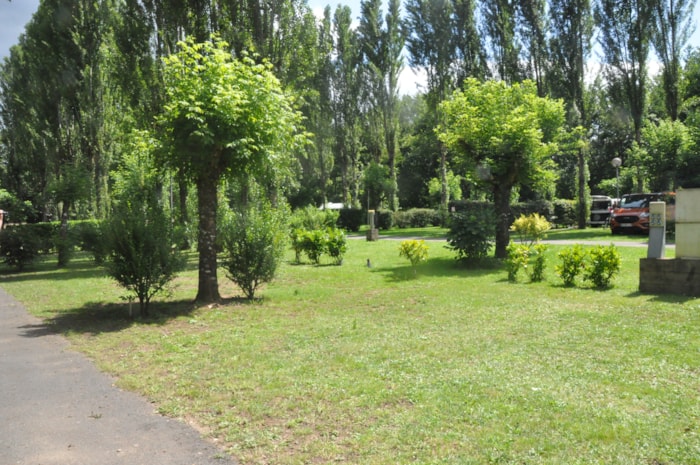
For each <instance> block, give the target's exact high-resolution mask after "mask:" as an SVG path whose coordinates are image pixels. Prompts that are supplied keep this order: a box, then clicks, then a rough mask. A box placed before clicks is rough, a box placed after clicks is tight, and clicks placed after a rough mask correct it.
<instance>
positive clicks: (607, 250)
mask: <svg viewBox="0 0 700 465" xmlns="http://www.w3.org/2000/svg"><path fill="white" fill-rule="evenodd" d="M588 257H589V265H588V267H587V268H586V273H585V275H584V279H585V280H586V281H591V282H592V283H593V285H594V286H595V287H598V288H606V287H608V286H610V282H611V281H612V279H613V277H614V276H615V275H616V274H617V273H619V272H620V266H621V258H620V252H619V251H618V250H617V248H616V247H615V246H614V245H613V244H610V245H609V246H602V245H599V246H596V247H595V248H593V249H591V250H590V251H589V253H588Z"/></svg>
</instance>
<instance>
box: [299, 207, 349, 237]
mask: <svg viewBox="0 0 700 465" xmlns="http://www.w3.org/2000/svg"><path fill="white" fill-rule="evenodd" d="M338 218H339V213H338V211H337V210H319V209H318V208H316V207H314V206H313V205H308V206H306V207H304V208H298V209H296V210H294V212H293V213H292V215H291V217H290V219H289V225H290V227H291V228H292V229H295V228H303V229H306V230H307V231H313V230H314V229H326V228H327V227H334V226H335V225H336V223H337V222H338Z"/></svg>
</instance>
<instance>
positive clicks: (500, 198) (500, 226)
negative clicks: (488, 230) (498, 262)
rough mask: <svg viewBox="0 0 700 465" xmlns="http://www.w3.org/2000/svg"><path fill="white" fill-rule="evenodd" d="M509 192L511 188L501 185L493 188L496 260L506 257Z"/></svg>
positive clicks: (508, 236)
mask: <svg viewBox="0 0 700 465" xmlns="http://www.w3.org/2000/svg"><path fill="white" fill-rule="evenodd" d="M511 190H512V187H511V186H506V185H503V184H499V185H495V186H493V203H494V205H495V206H496V254H495V256H496V258H507V257H508V250H507V249H508V243H509V242H510V193H511Z"/></svg>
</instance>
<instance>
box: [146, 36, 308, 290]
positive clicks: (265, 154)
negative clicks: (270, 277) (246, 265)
mask: <svg viewBox="0 0 700 465" xmlns="http://www.w3.org/2000/svg"><path fill="white" fill-rule="evenodd" d="M227 47H228V46H227V44H226V43H224V42H222V41H219V40H217V41H216V42H204V43H195V42H194V40H193V39H191V38H190V39H188V40H187V41H185V42H182V43H180V49H179V51H178V52H177V53H176V54H174V55H171V56H170V57H168V58H167V59H166V60H165V68H164V76H165V85H166V103H165V105H164V112H163V114H162V115H161V116H160V117H159V118H158V126H159V133H158V137H159V138H160V139H161V140H162V143H163V146H164V150H163V151H162V152H161V153H160V156H159V157H158V159H157V161H158V164H159V165H160V166H165V167H170V168H173V169H175V170H177V171H178V172H179V173H180V175H181V176H183V177H186V178H188V179H191V180H192V181H193V182H194V184H195V186H196V188H197V208H198V215H199V234H198V250H199V285H198V291H197V297H196V300H197V301H200V302H215V301H218V300H219V299H220V296H219V289H218V279H217V270H216V268H217V260H216V230H217V226H216V225H217V218H216V213H217V205H218V196H217V192H218V187H219V185H220V183H221V181H222V180H223V179H225V178H227V177H234V178H235V177H256V178H258V179H262V180H267V181H268V182H269V183H273V182H274V180H275V178H276V177H277V176H278V175H279V174H280V173H283V172H284V171H285V170H286V169H287V167H288V165H289V157H288V153H289V150H291V149H293V148H294V147H296V146H299V142H300V141H301V139H302V138H301V136H298V135H297V130H298V125H299V123H300V115H299V113H297V112H295V111H294V110H293V109H292V105H291V101H290V99H289V97H287V96H286V95H285V93H284V92H283V91H282V88H281V86H280V83H279V81H278V80H277V79H276V78H275V77H274V76H273V75H272V73H271V71H270V68H269V66H266V65H258V64H255V63H253V62H252V60H250V59H248V58H243V59H241V60H234V59H233V58H232V57H231V54H230V53H229V52H228V51H227V50H228V49H227Z"/></svg>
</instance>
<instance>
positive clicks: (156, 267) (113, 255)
mask: <svg viewBox="0 0 700 465" xmlns="http://www.w3.org/2000/svg"><path fill="white" fill-rule="evenodd" d="M114 213H115V214H114V215H112V217H111V218H110V219H109V220H108V221H106V222H105V223H104V224H103V226H102V232H101V234H102V237H103V238H104V249H102V250H103V251H104V253H105V268H106V270H107V274H108V275H109V276H110V277H112V278H113V279H114V280H115V281H116V282H117V283H118V284H119V285H120V286H121V287H123V288H124V289H126V290H127V291H128V292H129V295H127V299H128V300H132V299H133V298H134V296H135V297H136V298H137V299H138V301H139V308H140V314H141V316H147V315H148V306H149V304H150V301H151V299H152V298H153V297H154V296H155V295H156V294H158V293H160V292H163V291H164V290H166V287H167V285H168V284H169V283H170V281H172V280H173V279H174V278H175V275H176V274H177V273H178V272H179V271H180V270H182V269H183V268H184V266H185V259H184V257H183V256H182V255H180V254H179V250H178V248H177V247H176V242H177V241H176V239H175V237H174V235H173V228H172V224H171V222H170V219H169V218H168V217H167V215H166V214H165V213H164V212H163V210H162V208H160V206H159V205H158V204H157V203H156V202H151V203H148V202H143V203H142V202H136V201H135V202H133V203H132V202H122V203H120V204H118V205H117V206H116V208H115V212H114Z"/></svg>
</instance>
